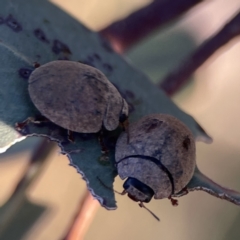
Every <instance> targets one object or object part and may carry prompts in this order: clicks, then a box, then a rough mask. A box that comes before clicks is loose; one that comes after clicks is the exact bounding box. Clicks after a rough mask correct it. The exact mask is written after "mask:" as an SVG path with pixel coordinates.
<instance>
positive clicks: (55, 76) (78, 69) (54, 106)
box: [28, 60, 128, 133]
mask: <svg viewBox="0 0 240 240" xmlns="http://www.w3.org/2000/svg"><path fill="white" fill-rule="evenodd" d="M28 82H29V86H28V90H29V94H30V97H31V99H32V102H33V103H34V105H35V106H36V107H37V109H38V110H39V111H40V112H41V114H42V115H43V116H45V117H46V118H48V119H49V120H50V121H52V122H53V123H55V124H57V125H59V126H61V127H63V128H65V129H68V130H70V131H74V132H80V133H96V132H99V131H100V130H101V128H102V126H104V127H105V128H106V129H107V130H109V131H112V130H114V129H116V128H117V127H118V125H119V121H120V122H124V121H125V120H126V119H127V116H128V104H127V103H126V101H125V100H124V99H123V98H122V96H121V95H120V93H119V92H118V90H117V89H116V88H115V87H114V86H113V84H112V83H111V82H110V81H109V80H108V79H107V78H106V76H105V75H104V74H103V73H102V72H101V71H99V70H97V69H96V68H93V67H91V66H88V65H85V64H82V63H79V62H73V61H63V60H60V61H52V62H49V63H47V64H44V65H42V66H41V67H39V68H36V69H35V70H34V71H33V72H32V74H31V75H30V77H29V80H28Z"/></svg>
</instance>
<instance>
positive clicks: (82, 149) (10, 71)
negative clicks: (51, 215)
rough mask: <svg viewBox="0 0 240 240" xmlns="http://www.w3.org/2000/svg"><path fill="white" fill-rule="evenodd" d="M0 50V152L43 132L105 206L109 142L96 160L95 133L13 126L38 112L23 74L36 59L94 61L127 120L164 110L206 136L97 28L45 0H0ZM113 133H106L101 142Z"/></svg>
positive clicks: (109, 194) (110, 196)
mask: <svg viewBox="0 0 240 240" xmlns="http://www.w3.org/2000/svg"><path fill="white" fill-rule="evenodd" d="M0 53H1V58H0V82H1V88H0V99H1V101H0V134H1V139H0V148H1V150H2V152H3V151H5V150H6V149H7V147H9V146H10V145H11V144H13V143H15V142H17V141H20V140H22V139H23V138H24V137H25V136H32V135H36V136H46V137H48V138H50V139H51V140H54V141H57V142H58V144H59V146H60V148H61V150H62V153H63V154H66V155H67V157H68V158H69V160H70V162H71V165H73V166H74V167H75V168H76V169H77V171H78V172H79V173H81V174H82V177H83V178H84V179H85V180H86V182H87V186H88V189H89V190H90V191H91V193H92V195H93V196H94V197H95V198H97V199H98V200H99V201H100V203H101V204H102V206H104V207H106V208H107V209H115V208H116V203H115V199H114V193H113V191H112V190H109V188H111V187H112V185H113V181H114V177H115V176H116V174H117V173H116V171H115V167H114V164H113V162H114V144H113V145H112V146H110V162H109V164H108V165H104V164H102V163H101V162H100V161H98V159H99V157H100V156H101V148H100V145H99V142H98V135H96V134H77V133H74V138H75V139H74V141H75V142H74V143H71V142H69V141H68V139H67V131H66V130H65V129H62V128H60V127H58V126H56V125H54V124H52V123H44V122H43V123H40V124H33V123H30V124H28V125H27V126H26V127H24V128H23V129H21V131H17V130H16V129H15V124H16V123H18V122H22V121H24V120H26V119H27V118H28V117H36V116H39V115H40V113H39V112H38V110H37V109H36V108H35V107H34V105H33V103H32V102H31V100H30V97H29V94H28V77H29V75H30V74H31V72H32V71H33V70H34V68H35V67H37V66H38V64H41V65H42V64H44V63H47V62H49V61H53V60H57V59H59V60H61V59H66V60H72V61H80V62H83V63H86V64H89V65H91V66H94V67H96V68H98V69H100V70H101V71H102V72H103V73H104V74H105V75H106V76H107V77H108V79H109V80H110V81H111V82H112V83H113V84H115V85H116V87H117V88H118V89H119V91H120V92H121V93H122V95H123V97H124V98H125V99H126V100H127V101H128V103H129V105H130V109H131V114H130V122H131V121H136V120H137V119H139V118H140V117H142V116H144V115H146V114H150V113H168V114H171V115H174V116H176V117H177V118H179V119H180V120H182V121H183V122H184V123H185V124H186V125H187V126H188V127H189V128H190V129H191V131H192V132H193V133H194V135H195V137H196V138H197V139H202V140H205V141H211V138H210V137H209V136H208V135H207V134H206V133H205V132H204V130H203V129H202V128H201V127H200V126H199V125H198V124H197V122H196V121H195V120H194V119H193V118H192V117H191V116H189V115H188V114H186V113H184V112H183V111H181V110H180V109H179V108H178V107H177V106H176V105H175V104H174V103H173V102H172V101H171V100H170V99H169V98H168V97H167V96H166V95H165V94H164V93H163V92H162V91H161V90H159V89H158V88H156V86H154V85H153V84H152V83H151V82H150V81H149V80H148V79H147V77H146V76H145V75H144V74H142V73H141V72H140V71H138V70H137V69H135V68H133V67H132V66H131V65H130V63H129V62H127V61H126V60H125V59H123V57H121V56H119V55H117V54H116V53H115V52H113V50H112V49H111V47H110V46H109V44H108V43H107V42H106V41H105V40H103V39H102V38H101V37H100V36H99V35H98V34H97V33H94V32H91V31H90V30H88V29H87V28H86V27H84V26H83V25H82V24H81V23H79V22H78V21H76V20H75V19H73V18H72V17H71V16H69V15H68V14H66V13H65V12H63V11H62V10H60V9H59V8H57V7H56V6H54V5H52V4H51V3H50V2H48V1H45V0H31V1H26V0H12V1H8V0H1V8H0ZM118 135H119V133H116V134H113V136H111V135H109V134H107V136H106V138H105V141H106V142H108V140H109V139H111V137H113V138H116V137H117V136H118ZM109 142H110V143H111V141H109ZM113 142H114V141H113ZM110 145H111V144H110ZM99 179H101V181H99ZM102 183H104V184H105V185H106V186H103V184H102Z"/></svg>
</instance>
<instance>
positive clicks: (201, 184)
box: [175, 167, 240, 205]
mask: <svg viewBox="0 0 240 240" xmlns="http://www.w3.org/2000/svg"><path fill="white" fill-rule="evenodd" d="M200 190H201V191H205V192H207V193H209V194H211V195H213V196H215V197H217V198H221V199H224V200H227V201H229V202H232V203H234V204H236V205H240V193H239V192H237V191H234V190H232V189H229V188H225V187H222V186H220V185H219V184H217V183H215V182H214V181H213V180H211V179H210V178H208V177H207V176H205V175H204V174H203V173H201V172H200V170H199V169H198V167H196V169H195V172H194V175H193V178H192V179H191V181H190V182H189V183H188V185H187V186H186V188H184V189H183V190H182V191H181V192H179V193H177V194H175V197H181V196H184V195H186V194H188V192H192V191H200Z"/></svg>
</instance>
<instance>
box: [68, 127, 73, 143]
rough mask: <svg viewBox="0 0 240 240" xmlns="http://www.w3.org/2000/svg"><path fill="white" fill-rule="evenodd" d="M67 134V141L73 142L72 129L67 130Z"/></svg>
mask: <svg viewBox="0 0 240 240" xmlns="http://www.w3.org/2000/svg"><path fill="white" fill-rule="evenodd" d="M67 135H68V141H69V142H71V143H74V136H73V131H71V130H67Z"/></svg>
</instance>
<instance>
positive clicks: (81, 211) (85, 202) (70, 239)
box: [63, 189, 100, 240]
mask: <svg viewBox="0 0 240 240" xmlns="http://www.w3.org/2000/svg"><path fill="white" fill-rule="evenodd" d="M99 206H100V205H99V203H98V201H97V200H96V199H94V198H93V197H92V195H91V193H90V192H89V191H88V189H86V193H85V196H84V198H83V199H81V202H80V206H79V207H78V210H77V215H76V216H75V218H74V220H73V223H72V224H71V225H70V229H69V231H68V233H67V234H66V236H65V237H64V238H63V240H76V239H77V240H82V239H84V236H85V233H86V232H87V230H88V227H89V225H90V223H91V222H92V220H93V217H94V216H95V212H96V210H97V209H98V208H99Z"/></svg>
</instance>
